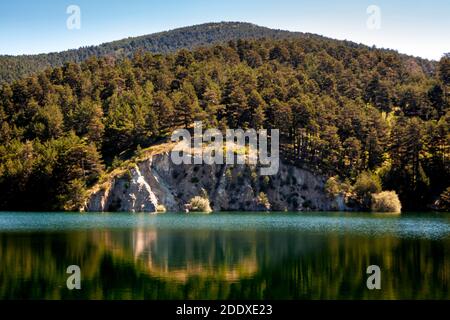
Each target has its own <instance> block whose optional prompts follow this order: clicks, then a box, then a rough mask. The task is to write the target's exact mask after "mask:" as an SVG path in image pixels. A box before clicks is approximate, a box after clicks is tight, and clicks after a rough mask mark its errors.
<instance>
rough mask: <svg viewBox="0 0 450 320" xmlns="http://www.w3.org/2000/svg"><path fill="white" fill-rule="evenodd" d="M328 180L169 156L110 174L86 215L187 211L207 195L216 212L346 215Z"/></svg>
mask: <svg viewBox="0 0 450 320" xmlns="http://www.w3.org/2000/svg"><path fill="white" fill-rule="evenodd" d="M324 184H325V179H324V178H323V177H320V176H315V175H313V174H312V173H311V172H309V171H307V170H303V169H299V168H297V167H294V166H291V165H287V164H284V163H280V169H279V171H278V174H277V175H274V176H261V175H259V170H258V168H256V167H255V166H249V165H226V164H223V165H205V164H203V165H175V164H174V163H173V162H172V161H171V159H170V154H169V153H168V152H162V153H158V154H151V155H148V156H146V157H144V158H143V159H140V160H139V161H137V162H136V163H134V164H131V165H129V166H128V169H126V170H122V171H120V172H117V173H114V172H113V173H111V175H110V176H109V177H108V178H107V180H106V181H103V182H102V183H101V184H99V185H97V186H95V187H94V188H93V189H92V190H91V191H90V192H89V196H88V198H87V200H86V203H85V205H84V207H83V208H81V210H82V211H98V212H103V211H126V212H156V211H157V208H158V206H160V207H161V205H162V206H164V207H165V208H166V210H167V211H184V206H185V204H186V203H188V202H189V200H190V199H191V198H192V197H194V196H198V195H204V194H207V195H208V197H209V200H210V203H211V207H212V208H213V210H214V211H235V210H240V211H269V210H271V211H285V210H288V211H310V210H348V208H347V207H346V205H345V203H344V201H343V199H341V198H339V197H338V198H334V199H332V198H330V197H329V196H328V195H327V194H326V193H325V191H324Z"/></svg>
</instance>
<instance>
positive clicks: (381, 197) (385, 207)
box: [371, 191, 402, 213]
mask: <svg viewBox="0 0 450 320" xmlns="http://www.w3.org/2000/svg"><path fill="white" fill-rule="evenodd" d="M371 209H372V211H374V212H392V213H400V212H401V210H402V204H401V203H400V199H399V198H398V196H397V194H396V193H395V191H383V192H380V193H375V194H372V208H371Z"/></svg>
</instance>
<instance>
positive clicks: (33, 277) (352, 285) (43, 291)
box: [0, 228, 450, 299]
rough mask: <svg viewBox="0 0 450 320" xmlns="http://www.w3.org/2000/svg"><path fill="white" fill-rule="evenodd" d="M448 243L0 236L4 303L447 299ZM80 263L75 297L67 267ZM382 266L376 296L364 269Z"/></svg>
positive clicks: (122, 234)
mask: <svg viewBox="0 0 450 320" xmlns="http://www.w3.org/2000/svg"><path fill="white" fill-rule="evenodd" d="M448 245H449V241H448V240H442V241H430V240H413V239H409V240H408V239H399V238H395V237H389V236H385V237H377V238H367V237H354V236H350V235H347V236H338V235H329V236H326V237H325V236H321V235H318V234H316V235H313V234H305V233H296V232H286V231H284V232H265V231H245V232H244V231H243V232H238V231H229V232H226V231H214V230H203V231H201V230H189V231H187V230H183V231H182V230H154V229H142V228H141V229H139V228H138V229H135V230H133V231H131V230H114V231H103V230H96V231H82V232H81V231H79V232H70V233H60V234H58V233H55V234H0V298H46V299H59V298H90V299H132V298H134V299H186V298H191V299H194V298H200V299H201V298H203V299H204V298H209V299H217V298H223V299H226V298H248V299H268V298H270V299H281V298H287V299H310V298H313V299H320V298H325V299H327V298H328V299H329V298H333V299H336V298H387V299H391V298H409V299H411V298H447V299H448V298H449V297H450V294H449V265H450V264H449V258H448V249H447V248H449V246H448ZM70 264H78V265H79V266H80V267H81V270H82V275H83V281H82V290H81V291H69V290H67V289H66V286H65V281H66V277H67V274H66V273H65V269H66V268H67V266H68V265H70ZM370 264H377V265H379V266H380V267H381V269H382V272H383V273H382V290H380V291H369V290H367V289H366V287H365V281H366V274H365V269H366V267H367V266H368V265H370Z"/></svg>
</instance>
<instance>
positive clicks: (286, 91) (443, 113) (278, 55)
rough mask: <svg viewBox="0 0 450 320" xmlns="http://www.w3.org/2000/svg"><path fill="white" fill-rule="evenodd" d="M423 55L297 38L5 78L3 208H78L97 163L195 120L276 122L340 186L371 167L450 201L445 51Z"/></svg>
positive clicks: (393, 185) (0, 101)
mask: <svg viewBox="0 0 450 320" xmlns="http://www.w3.org/2000/svg"><path fill="white" fill-rule="evenodd" d="M186 37H188V36H187V35H186ZM422 62H423V61H422ZM422 62H421V61H420V60H417V59H413V58H407V57H405V56H402V55H399V54H397V53H395V52H393V51H386V50H377V49H372V48H368V47H364V46H358V45H354V44H352V43H348V42H341V41H335V40H328V39H323V38H319V37H311V38H308V37H304V38H301V39H278V40H275V39H259V40H239V41H230V42H228V43H226V44H219V45H213V46H209V47H203V48H197V49H195V50H193V51H188V50H185V49H183V50H180V51H177V52H175V53H168V54H165V55H154V54H152V53H148V52H145V53H144V52H140V51H138V52H137V53H135V54H134V55H133V57H132V58H130V59H128V58H125V59H116V58H114V57H111V56H110V57H103V58H96V57H92V58H89V59H88V60H86V61H85V62H83V63H81V64H77V63H74V62H70V63H66V64H64V66H62V67H57V68H53V69H47V70H45V71H44V72H41V73H39V74H36V75H33V76H30V77H28V78H23V79H20V80H17V81H14V82H13V83H10V84H4V85H3V86H2V87H1V89H0V124H1V127H0V209H1V210H5V209H9V210H12V209H15V210H19V209H20V210H25V209H26V210H58V209H68V208H69V209H70V208H72V207H76V206H77V204H79V202H80V201H81V200H82V199H83V195H84V192H85V189H86V188H87V187H89V186H90V185H92V184H93V183H95V181H96V180H97V179H98V178H99V176H101V175H102V173H103V172H104V171H105V170H109V169H110V168H112V167H115V166H117V165H118V163H119V162H120V161H121V160H122V159H124V158H127V157H129V156H130V155H132V154H133V153H134V152H136V150H137V149H139V148H140V147H142V148H143V147H146V146H149V145H151V144H152V143H155V142H156V141H158V140H159V139H161V138H163V137H165V136H167V135H168V134H170V133H171V132H172V131H173V130H174V129H175V128H178V127H183V126H189V125H190V124H192V122H193V121H194V120H203V122H204V123H205V124H208V125H209V126H214V127H219V128H221V129H224V128H226V127H231V128H239V127H240V128H250V127H252V128H261V127H264V128H269V129H270V128H277V129H280V130H281V142H282V146H283V156H284V157H285V158H286V159H287V160H290V161H293V162H295V163H296V164H297V165H298V166H302V167H304V168H308V169H309V170H311V171H313V172H316V173H317V174H324V175H327V176H329V177H334V178H333V181H335V182H336V184H335V189H337V190H336V192H340V189H345V188H347V187H348V186H349V185H352V184H353V183H354V182H355V180H357V178H358V177H361V176H364V177H367V176H370V177H373V179H380V180H381V182H382V184H383V187H384V189H388V190H396V191H397V193H398V194H399V195H400V198H401V200H402V203H403V207H404V209H405V210H408V209H423V208H426V207H429V206H430V205H432V204H433V203H434V201H435V200H436V199H437V198H438V197H439V196H441V200H440V202H439V205H440V206H441V207H445V205H447V206H448V203H449V201H450V195H449V193H450V189H448V187H449V185H448V181H450V180H449V173H450V171H449V161H448V159H449V158H448V157H449V129H450V112H449V105H450V97H449V94H448V93H449V89H450V56H447V57H444V58H442V60H441V61H440V62H439V64H436V66H435V64H434V63H422ZM434 67H436V69H434ZM138 152H139V151H138ZM446 189H447V190H446Z"/></svg>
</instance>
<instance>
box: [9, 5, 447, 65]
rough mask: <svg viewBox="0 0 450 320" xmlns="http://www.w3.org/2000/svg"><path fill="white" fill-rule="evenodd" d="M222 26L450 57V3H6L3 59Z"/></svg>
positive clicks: (435, 56) (413, 53)
mask: <svg viewBox="0 0 450 320" xmlns="http://www.w3.org/2000/svg"><path fill="white" fill-rule="evenodd" d="M69 5H77V6H79V8H80V10H81V27H80V29H74V30H69V29H68V28H67V26H66V21H67V19H68V17H69V14H67V13H66V10H67V7H68V6H69ZM370 5H376V6H378V7H379V8H380V12H381V16H380V20H379V21H380V25H379V27H380V28H379V29H373V28H372V29H371V28H369V27H368V26H367V20H368V19H369V18H370V16H371V14H368V13H367V8H368V7H369V6H370ZM220 21H243V22H252V23H255V24H258V25H261V26H267V27H271V28H278V29H285V30H291V31H303V32H312V33H317V34H321V35H325V36H328V37H332V38H336V39H347V40H352V41H355V42H360V43H364V44H367V45H376V46H377V47H383V48H392V49H396V50H398V51H399V52H402V53H407V54H411V55H415V56H421V57H424V58H429V59H439V58H440V57H441V56H442V54H443V53H444V52H450V0H428V1H427V0H417V1H412V0H410V1H406V0H347V1H346V0H341V1H331V0H328V1H327V0H161V1H156V0H146V1H145V0H39V1H33V0H0V54H14V55H16V54H34V53H43V52H53V51H62V50H66V49H72V48H78V47H80V46H87V45H96V44H100V43H103V42H108V41H112V40H119V39H122V38H126V37H130V36H138V35H144V34H149V33H153V32H157V31H164V30H169V29H173V28H176V27H182V26H188V25H193V24H199V23H204V22H220ZM371 21H373V20H371ZM372 25H373V24H372Z"/></svg>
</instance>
